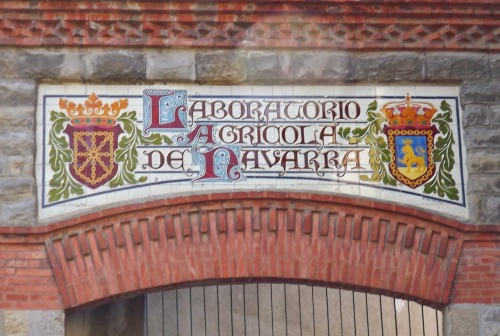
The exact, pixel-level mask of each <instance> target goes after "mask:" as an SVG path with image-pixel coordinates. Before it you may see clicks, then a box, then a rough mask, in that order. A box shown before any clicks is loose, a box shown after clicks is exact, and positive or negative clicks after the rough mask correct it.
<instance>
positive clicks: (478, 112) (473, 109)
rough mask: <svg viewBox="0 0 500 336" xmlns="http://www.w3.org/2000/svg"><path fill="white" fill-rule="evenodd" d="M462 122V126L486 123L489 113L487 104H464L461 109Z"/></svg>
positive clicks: (487, 122)
mask: <svg viewBox="0 0 500 336" xmlns="http://www.w3.org/2000/svg"><path fill="white" fill-rule="evenodd" d="M463 114H464V116H463V119H462V124H463V125H464V127H467V126H475V125H488V124H489V120H490V113H489V109H488V106H486V105H480V104H470V105H465V107H464V109H463Z"/></svg>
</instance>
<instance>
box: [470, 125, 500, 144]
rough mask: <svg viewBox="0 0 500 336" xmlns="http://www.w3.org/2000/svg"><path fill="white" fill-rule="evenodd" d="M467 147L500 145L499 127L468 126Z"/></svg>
mask: <svg viewBox="0 0 500 336" xmlns="http://www.w3.org/2000/svg"><path fill="white" fill-rule="evenodd" d="M464 142H465V146H466V147H467V148H475V147H500V129H499V128H498V127H484V126H483V127H468V128H466V129H465V131H464Z"/></svg>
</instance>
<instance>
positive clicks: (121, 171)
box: [109, 111, 172, 188]
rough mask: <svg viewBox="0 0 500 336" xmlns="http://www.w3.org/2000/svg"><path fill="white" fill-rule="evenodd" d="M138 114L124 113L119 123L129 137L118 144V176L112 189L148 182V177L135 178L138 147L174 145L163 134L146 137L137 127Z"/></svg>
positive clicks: (113, 182) (113, 180)
mask: <svg viewBox="0 0 500 336" xmlns="http://www.w3.org/2000/svg"><path fill="white" fill-rule="evenodd" d="M136 115H137V114H136V112H135V111H131V112H124V113H122V114H121V115H120V116H119V117H118V118H117V121H118V122H120V123H121V124H122V126H123V130H124V131H125V132H126V133H127V135H123V136H122V138H121V140H120V142H119V143H118V149H117V150H116V151H115V162H117V163H118V164H119V166H118V172H117V173H116V176H115V177H114V178H113V179H112V180H111V181H110V183H109V185H110V187H111V188H116V187H119V186H122V185H124V184H126V183H127V184H137V183H139V182H145V181H147V177H146V176H141V177H139V178H138V179H137V178H136V177H135V174H134V170H135V169H136V167H137V164H138V163H139V161H138V159H137V156H138V153H137V145H138V144H142V145H161V144H163V143H165V144H172V140H171V139H170V138H169V137H167V136H165V135H161V134H157V133H155V134H151V135H149V136H144V135H143V134H142V131H141V130H140V129H139V128H138V127H137V125H136V121H137V118H136Z"/></svg>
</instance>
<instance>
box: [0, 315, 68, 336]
mask: <svg viewBox="0 0 500 336" xmlns="http://www.w3.org/2000/svg"><path fill="white" fill-rule="evenodd" d="M0 315H4V318H3V323H2V319H1V318H0V335H2V336H4V335H5V336H64V312H63V311H54V310H31V311H30V310H18V311H15V310H6V311H4V312H3V314H1V313H0Z"/></svg>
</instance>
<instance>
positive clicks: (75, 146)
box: [59, 94, 128, 189]
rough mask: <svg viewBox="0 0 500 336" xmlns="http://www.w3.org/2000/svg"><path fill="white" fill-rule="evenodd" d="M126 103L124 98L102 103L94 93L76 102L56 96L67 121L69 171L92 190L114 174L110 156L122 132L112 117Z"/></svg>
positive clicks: (116, 166) (112, 156) (115, 115)
mask: <svg viewBox="0 0 500 336" xmlns="http://www.w3.org/2000/svg"><path fill="white" fill-rule="evenodd" d="M127 105H128V103H127V100H126V99H122V100H119V101H116V102H113V103H112V104H103V102H102V101H101V100H100V99H99V98H98V97H97V95H95V94H92V95H90V96H89V97H88V99H87V100H86V101H85V103H84V104H78V105H77V104H75V103H73V102H69V101H68V100H65V99H60V101H59V107H60V108H62V109H64V110H66V111H67V114H68V116H69V118H70V120H71V121H70V123H68V124H67V126H66V128H65V129H64V133H66V134H67V135H68V138H69V147H70V149H71V150H72V152H73V159H72V162H71V163H70V165H69V172H70V174H71V176H73V178H75V179H76V180H77V181H79V182H80V183H82V184H83V185H85V186H87V187H89V188H92V189H95V188H98V187H100V186H102V185H103V184H105V183H107V182H109V181H110V180H111V179H112V178H113V177H114V176H115V175H116V173H117V171H118V165H117V164H116V162H115V158H114V155H115V150H116V149H117V147H118V137H119V135H120V134H121V133H123V130H122V128H121V126H120V125H119V124H117V122H116V118H117V117H118V116H119V114H120V110H122V109H125V108H126V107H127Z"/></svg>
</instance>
